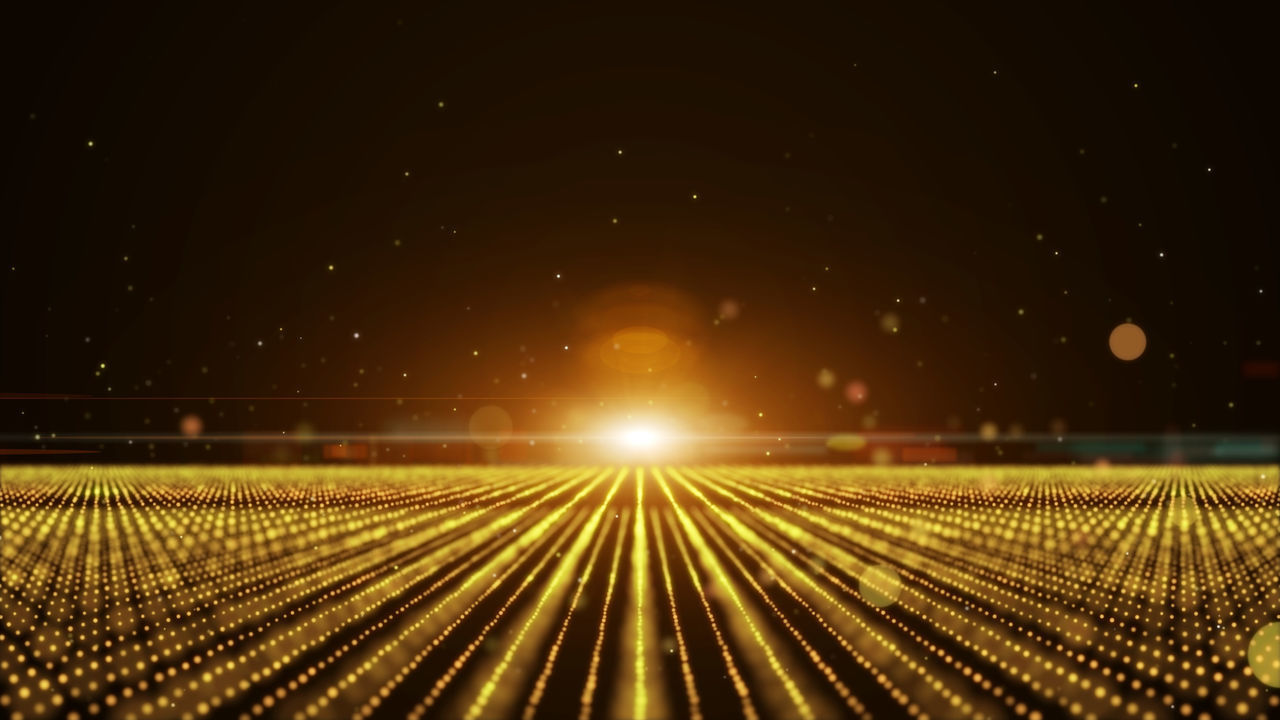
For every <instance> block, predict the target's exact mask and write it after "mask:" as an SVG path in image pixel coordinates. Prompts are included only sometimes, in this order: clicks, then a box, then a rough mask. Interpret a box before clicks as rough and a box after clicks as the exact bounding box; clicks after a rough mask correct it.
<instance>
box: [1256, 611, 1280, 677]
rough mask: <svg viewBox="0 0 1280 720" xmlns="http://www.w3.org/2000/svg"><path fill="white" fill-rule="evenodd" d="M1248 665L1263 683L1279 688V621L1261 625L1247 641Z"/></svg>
mask: <svg viewBox="0 0 1280 720" xmlns="http://www.w3.org/2000/svg"><path fill="white" fill-rule="evenodd" d="M1249 667H1250V668H1252V670H1253V675H1254V677H1256V678H1258V681H1259V682H1261V683H1262V684H1263V685H1269V686H1271V687H1277V688H1280V622H1273V623H1271V624H1269V625H1263V626H1262V628H1261V629H1260V630H1258V632H1257V633H1255V634H1254V636H1253V641H1252V642H1250V643H1249Z"/></svg>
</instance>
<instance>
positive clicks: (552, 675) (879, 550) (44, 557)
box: [0, 466, 1280, 720]
mask: <svg viewBox="0 0 1280 720" xmlns="http://www.w3.org/2000/svg"><path fill="white" fill-rule="evenodd" d="M0 472H2V473H3V476H2V477H0V523H2V526H3V527H4V532H3V534H2V535H0V560H3V563H0V680H2V682H0V708H2V710H0V714H3V715H4V716H6V717H15V718H22V719H23V720H31V719H32V718H55V717H56V718H63V717H66V718H78V719H79V720H85V719H86V718H96V717H110V718H137V719H138V720H143V719H146V718H171V717H172V718H191V720H197V719H198V718H206V717H234V718H239V717H244V718H255V717H285V718H329V717H382V716H391V717H404V716H406V715H414V716H422V717H427V716H431V717H435V716H449V717H454V716H465V715H468V714H469V715H470V716H472V717H492V716H512V715H518V714H522V711H523V715H524V716H525V717H526V718H528V719H529V720H531V719H532V718H533V717H534V716H539V717H566V716H573V715H575V714H578V715H580V716H582V717H584V718H591V717H600V716H602V715H617V716H630V715H648V716H651V717H653V716H660V715H668V714H672V715H675V714H678V715H689V716H692V717H721V716H742V717H746V718H749V719H750V720H757V719H758V718H759V717H760V716H761V715H764V714H765V712H764V711H765V710H767V711H768V712H769V713H772V714H779V713H781V714H785V715H788V716H799V715H801V711H800V709H799V706H798V705H797V703H796V701H795V699H794V698H795V697H796V696H799V697H800V698H801V699H802V700H803V701H804V703H805V704H806V705H807V707H808V712H809V713H810V714H811V715H812V716H815V717H821V718H826V717H864V716H872V717H899V716H917V717H931V718H949V717H960V716H963V717H1011V718H1031V717H1040V718H1048V717H1079V718H1084V719H1088V718H1095V719H1097V720H1103V719H1106V718H1134V720H1139V719H1141V718H1148V717H1149V718H1161V717H1166V716H1170V717H1188V718H1194V719H1195V720H1208V719H1210V718H1216V717H1233V718H1243V719H1245V720H1263V719H1264V718H1270V717H1271V716H1274V715H1275V714H1276V713H1278V712H1280V692H1277V691H1276V689H1275V688H1273V687H1272V686H1271V685H1270V684H1268V683H1269V682H1274V675H1273V674H1271V673H1272V670H1273V669H1274V667H1277V665H1275V661H1274V658H1273V655H1272V653H1273V652H1274V648H1273V645H1274V644H1275V643H1274V642H1273V639H1274V631H1273V630H1270V629H1268V628H1273V627H1274V626H1275V625H1274V624H1275V623H1276V622H1277V620H1280V585H1278V584H1277V583H1276V582H1275V578H1276V577H1277V576H1280V544H1278V543H1277V542H1276V539H1277V538H1278V537H1280V483H1278V482H1277V481H1278V479H1280V472H1277V469H1276V468H1275V466H1258V467H1248V466H1235V467H1206V466H1190V467H1177V468H1153V467H1138V466H1128V467H1123V466H1117V467H1112V468H1101V469H1095V468H1062V467H1010V466H1005V467H997V468H983V467H974V468H966V467H950V468H937V467H931V468H919V467H916V468H908V467H899V468H853V467H836V466H789V467H782V466H769V467H734V466H724V467H711V466H701V467H680V468H672V469H662V470H659V469H656V468H643V469H642V470H641V469H636V470H634V471H632V470H627V471H620V470H618V469H616V468H614V469H607V468H557V467H517V466H511V467H503V466H495V467H487V468H477V467H456V468H450V467H434V468H380V467H363V468H355V467H300V468H269V467H234V468H219V467H191V466H186V467H162V466H148V467H129V466H105V467H93V468H90V467H85V466H55V467H43V468H35V467H19V466H8V467H4V468H0ZM878 566H886V567H890V568H892V569H893V570H894V572H895V573H896V574H897V575H898V576H899V577H900V578H901V580H900V586H901V587H900V593H899V594H898V596H897V597H896V598H887V596H885V597H879V596H877V597H875V598H872V599H874V600H875V602H869V601H868V600H869V598H868V596H867V594H866V593H865V592H864V589H865V588H863V587H861V585H860V580H862V579H864V578H865V577H866V569H867V568H869V567H878ZM606 570H607V571H608V575H607V576H606V575H605V571H606ZM578 579H581V581H582V582H581V583H578V582H576V580H578ZM588 585H590V587H588ZM596 593H599V594H601V595H605V596H606V597H605V598H603V599H600V598H587V596H588V595H594V594H596ZM584 598H586V599H585V600H584ZM886 598H887V599H886ZM584 603H587V604H584ZM601 603H603V604H601ZM597 607H599V610H598V612H599V614H596V613H597ZM587 608H590V612H586V609H587ZM659 637H661V642H659V641H658V640H659ZM691 638H693V641H692V642H696V643H697V645H696V647H697V648H698V649H699V650H701V654H699V653H698V651H696V650H695V646H694V645H691ZM659 648H661V652H659ZM770 654H772V656H773V658H774V662H772V663H771V662H770V660H769V657H768V655H770ZM753 657H754V658H758V659H757V660H753ZM1264 681H1265V682H1264ZM788 683H789V684H790V686H791V688H793V689H794V690H789V688H788ZM562 689H563V690H567V692H565V691H562ZM579 691H581V692H579ZM708 697H712V698H715V699H714V700H713V701H712V702H713V703H714V704H713V705H709V704H708V700H707V698H708ZM757 703H759V705H760V707H761V710H759V711H758V710H757ZM824 703H825V704H824ZM713 711H714V712H713Z"/></svg>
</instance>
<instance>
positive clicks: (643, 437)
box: [618, 427, 663, 450]
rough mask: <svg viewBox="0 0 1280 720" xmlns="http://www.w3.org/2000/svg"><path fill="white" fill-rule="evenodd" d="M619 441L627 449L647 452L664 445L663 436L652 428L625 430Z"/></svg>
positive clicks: (620, 434) (621, 433)
mask: <svg viewBox="0 0 1280 720" xmlns="http://www.w3.org/2000/svg"><path fill="white" fill-rule="evenodd" d="M618 439H619V441H620V442H621V443H622V445H623V446H625V447H629V448H633V449H636V450H647V449H651V448H654V447H657V446H658V445H660V444H662V439H663V435H662V433H661V432H659V431H658V430H656V429H654V428H651V427H630V428H625V429H623V430H622V432H620V433H619V436H618Z"/></svg>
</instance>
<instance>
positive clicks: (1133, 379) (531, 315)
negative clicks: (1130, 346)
mask: <svg viewBox="0 0 1280 720" xmlns="http://www.w3.org/2000/svg"><path fill="white" fill-rule="evenodd" d="M28 5H31V6H32V7H28V8H26V9H24V10H23V12H26V13H37V14H35V15H27V16H12V15H11V16H10V17H9V18H8V19H7V20H6V22H5V25H6V32H5V35H6V37H5V42H4V45H5V49H4V53H5V54H6V56H7V57H6V58H5V59H4V74H5V78H4V87H5V99H4V101H3V107H4V127H3V140H2V141H0V153H2V160H0V164H2V166H3V171H4V172H3V183H4V184H3V191H2V196H0V233H2V236H3V238H4V253H5V267H4V271H5V276H4V305H3V338H2V342H0V346H2V347H3V351H2V352H0V391H3V392H5V393H54V394H62V393H76V394H92V395H110V396H113V397H116V396H196V397H202V398H207V397H215V396H216V397H228V396H298V395H302V396H353V397H369V396H377V397H382V396H410V397H412V396H455V395H457V394H459V393H462V394H465V395H469V396H476V395H500V396H519V397H530V398H549V397H561V398H564V397H566V396H575V397H584V396H585V397H595V396H608V397H611V398H612V397H615V396H625V397H627V398H629V400H627V401H625V402H621V403H620V405H619V406H620V407H629V406H630V404H631V403H635V402H647V399H648V398H650V397H654V396H657V397H659V398H662V397H664V396H665V395H666V394H668V393H672V392H674V393H677V394H679V392H681V390H680V389H681V388H688V387H689V386H688V385H686V383H690V382H693V383H697V384H698V385H699V386H701V387H702V388H705V390H706V395H707V400H708V401H709V402H708V403H707V407H706V408H700V410H699V412H712V410H714V412H715V413H718V414H720V415H735V416H736V417H737V418H739V421H740V422H743V423H745V425H744V426H743V427H745V428H747V429H752V430H761V431H782V430H797V431H798V430H838V429H850V428H853V429H858V428H871V427H875V428H878V429H882V430H883V429H902V430H919V431H934V430H943V429H946V428H948V427H951V428H953V429H964V430H974V429H976V428H978V427H979V425H980V424H981V423H983V422H987V421H993V422H995V423H997V424H998V425H999V427H1000V428H1001V429H1002V431H1003V430H1004V429H1005V428H1007V427H1009V426H1010V425H1011V424H1013V423H1017V424H1021V425H1022V426H1023V427H1025V428H1026V429H1027V430H1028V431H1043V430H1045V429H1047V428H1048V427H1049V426H1050V423H1051V422H1052V421H1053V420H1054V419H1055V418H1057V419H1061V420H1062V421H1064V422H1065V423H1066V424H1067V425H1068V426H1069V427H1070V428H1071V429H1073V430H1076V429H1079V430H1091V431H1106V432H1111V431H1163V430H1165V429H1167V428H1170V427H1177V428H1180V429H1183V430H1192V429H1197V430H1208V431H1243V430H1248V431H1258V430H1269V429H1270V428H1272V427H1273V426H1274V420H1273V416H1274V410H1273V409H1274V407H1276V403H1277V401H1280V393H1278V391H1277V385H1278V384H1280V383H1277V381H1276V380H1275V379H1274V368H1275V362H1276V360H1277V350H1276V349H1277V347H1278V346H1280V306H1278V304H1277V297H1280V288H1278V287H1277V282H1276V279H1277V250H1276V241H1275V239H1276V237H1277V231H1278V230H1280V227H1278V225H1277V221H1276V216H1275V214H1274V210H1273V208H1274V207H1275V203H1276V201H1277V199H1278V197H1277V188H1278V187H1280V186H1278V177H1277V167H1278V166H1277V162H1276V161H1277V142H1276V130H1275V129H1276V128H1277V127H1280V117H1277V112H1276V109H1277V107H1276V103H1275V92H1274V89H1275V81H1274V77H1275V75H1274V70H1275V67H1276V63H1275V58H1274V43H1273V42H1272V38H1271V33H1272V30H1271V28H1272V27H1274V26H1273V25H1272V24H1271V23H1270V22H1269V18H1265V17H1261V16H1252V15H1250V14H1249V12H1250V11H1246V10H1244V9H1243V8H1244V7H1245V6H1244V5H1243V4H1232V5H1231V9H1225V8H1224V7H1219V6H1225V5H1227V4H1221V3H1218V4H1215V3H1197V4H1187V3H1176V4H1170V5H1162V6H1160V7H1159V9H1158V10H1156V9H1154V8H1155V7H1156V6H1154V5H1153V6H1152V9H1139V8H1137V7H1131V6H1130V4H1128V3H1104V4H1100V5H1098V6H1097V7H1095V8H1093V9H1085V8H1083V7H1082V6H1080V5H1079V4H1077V3H1060V4H1058V5H1059V6H1060V7H1059V8H1058V9H1057V10H1052V11H1045V10H1043V9H1037V8H1032V7H1031V6H1032V5H1039V4H1038V3H1019V4H1012V5H1010V6H1008V7H1003V8H999V9H997V8H994V7H990V6H987V7H985V9H976V8H973V7H971V6H972V5H974V4H973V3H956V4H954V5H953V6H950V7H948V6H943V5H936V4H907V3H878V4H862V3H833V4H831V5H824V6H805V5H797V4H794V3H774V4H773V5H772V6H771V7H767V6H766V7H760V8H758V9H755V10H748V9H745V8H742V7H736V9H733V10H732V11H728V10H726V9H725V8H719V9H714V10H713V9H696V8H691V7H687V6H685V4H680V5H678V6H675V7H678V8H679V9H667V10H664V9H661V8H659V7H658V6H657V5H654V4H651V3H636V4H625V5H624V4H615V3H604V4H593V5H591V6H589V9H582V8H579V9H573V10H570V9H563V10H555V9H549V8H546V7H543V6H541V4H535V3H523V4H513V6H512V7H509V8H502V7H499V6H497V5H495V4H491V3H404V4H402V5H400V6H397V7H390V6H388V7H384V8H383V9H377V10H374V9H370V8H369V7H366V5H369V4H365V3H352V4H350V5H349V6H346V7H341V8H333V9H328V10H320V9H317V6H316V4H311V5H309V6H307V8H306V9H293V10H287V11H286V10H284V9H272V8H269V7H267V6H268V5H271V4H269V3H218V4H208V5H207V6H206V7H204V8H202V9H193V8H191V7H189V6H190V5H192V4H191V3H166V4H161V5H158V6H156V7H153V8H139V7H138V6H134V5H131V6H129V7H126V6H124V4H121V6H120V7H116V8H109V7H107V6H105V5H101V4H95V5H92V6H88V7H85V8H83V9H80V10H75V9H68V8H63V7H58V8H56V9H44V8H41V9H35V8H34V6H35V5H37V4H34V3H29V4H28ZM41 13H43V14H41ZM619 150H621V153H619ZM695 194H696V198H695V197H694V196H695ZM615 219H616V222H615ZM330 266H332V268H333V269H332V270H330ZM557 274H558V275H559V277H557ZM638 285H642V286H643V287H646V288H649V290H648V291H645V292H647V293H648V294H647V295H645V294H643V293H642V292H641V291H640V290H637V289H636V288H637V286H638ZM637 293H641V294H639V295H638V294H637ZM637 297H642V298H643V300H642V301H641V302H640V303H639V305H636V298H637ZM619 298H623V299H626V298H630V299H629V300H626V302H624V303H622V304H623V306H624V307H623V309H619V308H618V303H619ZM726 299H730V300H733V301H735V302H736V303H737V306H738V308H739V309H740V312H739V313H738V314H737V316H736V317H732V318H730V317H724V318H720V317H718V315H719V314H720V310H719V308H720V306H721V303H722V301H724V300H726ZM887 313H893V314H894V315H895V316H896V318H897V327H898V328H899V331H898V332H896V333H890V332H886V331H885V329H884V328H885V327H886V326H889V325H892V324H893V323H886V322H884V321H885V316H886V314H887ZM1126 320H1132V321H1133V322H1135V323H1137V324H1138V325H1139V326H1141V327H1142V328H1143V329H1144V330H1145V332H1146V335H1147V338H1148V343H1149V344H1148V347H1147V349H1146V352H1145V354H1144V355H1143V356H1142V357H1141V358H1139V359H1138V360H1136V361H1133V362H1122V361H1120V360H1117V359H1116V358H1115V357H1113V356H1112V355H1111V353H1110V351H1109V350H1108V344H1107V338H1108V335H1109V333H1110V331H1111V329H1112V328H1113V327H1115V326H1116V325H1117V324H1119V323H1122V322H1125V321H1126ZM610 323H613V324H614V325H617V326H618V327H613V326H611V325H610ZM628 324H640V325H649V326H654V327H659V328H660V329H662V330H663V331H665V332H666V333H667V334H668V336H669V337H670V338H671V339H672V341H673V342H675V343H676V344H677V345H678V347H679V348H680V349H679V353H680V357H679V360H678V361H677V362H676V364H675V365H674V366H673V367H671V368H670V369H668V370H663V371H660V372H658V373H656V374H647V375H645V374H642V375H634V376H633V375H627V374H626V373H621V372H617V371H616V370H613V369H611V368H609V367H605V366H604V365H603V364H602V361H601V359H600V358H601V350H600V343H601V342H602V341H601V338H602V337H611V335H610V334H609V333H611V332H612V331H613V330H615V329H619V327H621V326H623V325H628ZM357 333H358V337H357V336H356V334H357ZM602 333H603V334H602ZM1064 338H1065V341H1064ZM259 341H261V345H259ZM566 345H568V346H569V349H568V350H566V349H565V346H566ZM102 364H105V365H106V368H105V369H103V368H101V367H100V365H102ZM823 368H828V369H829V370H830V371H831V373H833V374H834V377H835V379H836V383H835V386H834V387H833V388H830V389H824V388H822V387H820V386H819V383H818V382H817V376H818V374H819V371H820V370H821V369H823ZM406 373H407V375H406ZM521 373H524V374H525V377H524V378H522V377H521ZM1267 375H1272V378H1271V379H1268V378H1267V377H1266V376H1267ZM1259 376H1262V377H1259ZM852 379H860V380H862V381H864V382H865V383H866V386H867V388H868V389H869V392H868V396H867V399H866V402H865V403H863V404H861V405H851V404H850V403H849V402H847V401H846V400H845V399H844V397H843V394H842V392H841V388H842V387H843V386H844V384H845V383H846V382H848V381H850V380H852ZM581 402H582V401H570V400H560V401H556V402H555V403H554V404H553V403H552V401H551V400H546V399H537V400H526V401H518V400H508V401H503V403H504V404H505V406H507V407H509V408H510V410H511V412H512V415H513V416H514V417H515V418H516V420H515V422H516V426H517V428H522V429H531V430H559V429H574V427H576V426H574V422H576V421H575V420H572V419H571V418H570V416H571V415H572V414H573V413H574V412H577V410H575V409H574V408H576V407H578V406H577V405H575V404H574V403H581ZM609 402H611V403H612V402H618V401H614V400H610V401H609ZM249 404H252V403H248V402H246V401H238V402H237V401H221V404H220V405H218V408H219V411H218V413H220V414H218V413H214V412H213V411H210V410H208V409H204V410H201V408H207V403H205V402H203V401H201V402H195V401H165V402H161V403H142V402H138V401H121V402H100V401H94V402H87V403H73V404H67V403H62V402H55V403H50V401H47V400H46V401H35V400H21V401H15V400H7V401H4V402H3V405H0V411H2V412H3V413H4V424H3V426H4V428H6V429H7V430H8V431H10V432H23V433H25V432H31V431H33V430H37V429H39V430H45V431H48V430H52V431H57V430H63V431H66V432H70V431H79V432H86V431H92V430H111V431H116V432H134V431H138V432H141V431H143V430H152V431H156V430H161V431H164V432H173V431H175V430H176V427H177V426H176V423H177V421H176V419H175V413H177V412H184V413H185V412H187V411H189V410H200V411H201V412H203V413H204V414H205V415H206V427H207V428H209V429H211V430H217V431H223V432H227V431H247V430H271V429H284V428H287V429H292V428H294V427H296V425H297V423H298V422H299V421H305V422H307V423H309V424H312V425H313V426H317V427H320V428H323V429H326V430H336V431H341V430H348V429H352V428H354V427H357V426H358V427H360V428H364V429H396V428H405V427H419V428H422V429H447V428H450V427H462V426H464V425H465V419H463V420H459V415H457V414H451V413H452V412H453V411H451V410H450V406H451V404H450V403H449V402H441V401H430V400H419V401H412V402H409V403H406V404H405V405H402V406H394V407H391V406H389V405H388V404H387V403H360V402H357V401H329V402H321V401H312V402H308V403H306V404H305V405H304V404H302V403H301V402H300V401H299V402H292V401H290V402H285V401H279V402H276V403H274V404H273V403H271V402H262V403H258V405H259V406H260V407H255V408H254V409H253V411H252V412H251V411H250V410H249V408H248V405H249ZM594 405H596V406H598V403H595V404H594ZM268 406H270V407H269V408H268ZM708 408H710V409H708ZM761 413H763V417H761ZM411 415H413V416H417V418H418V419H417V420H413V419H412V417H411ZM868 418H871V419H868ZM414 423H418V424H417V425H414Z"/></svg>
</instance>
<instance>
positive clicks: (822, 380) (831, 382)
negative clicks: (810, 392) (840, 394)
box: [816, 368, 836, 390]
mask: <svg viewBox="0 0 1280 720" xmlns="http://www.w3.org/2000/svg"><path fill="white" fill-rule="evenodd" d="M816 380H817V383H818V387H820V388H822V389H823V390H830V389H831V388H833V387H835V386H836V374H835V373H834V372H832V371H831V369H830V368H822V369H821V370H819V371H818V377H817V378H816Z"/></svg>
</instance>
